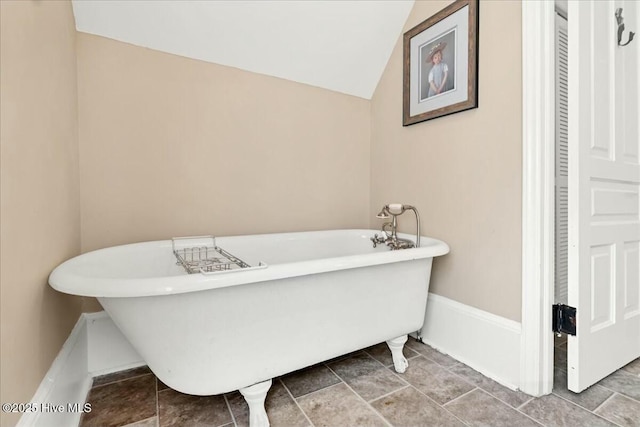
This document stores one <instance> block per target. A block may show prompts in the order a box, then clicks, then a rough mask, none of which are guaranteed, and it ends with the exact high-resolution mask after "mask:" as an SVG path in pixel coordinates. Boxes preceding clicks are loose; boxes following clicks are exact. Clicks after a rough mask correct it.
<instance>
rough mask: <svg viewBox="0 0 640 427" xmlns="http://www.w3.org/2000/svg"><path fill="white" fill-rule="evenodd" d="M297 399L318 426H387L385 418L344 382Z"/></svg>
mask: <svg viewBox="0 0 640 427" xmlns="http://www.w3.org/2000/svg"><path fill="white" fill-rule="evenodd" d="M297 401H298V404H299V405H300V407H301V408H302V410H303V411H304V412H305V414H307V416H308V417H309V419H310V420H311V422H312V423H313V425H314V426H316V427H335V426H358V427H368V426H371V427H378V426H380V427H383V426H386V423H385V422H384V420H383V419H382V418H380V416H379V415H378V414H377V413H376V412H375V411H374V410H373V409H372V408H371V407H370V406H369V405H367V404H366V403H365V402H363V401H362V399H360V398H359V397H358V396H357V395H356V394H355V393H354V392H352V391H351V390H349V388H348V387H347V385H346V384H344V383H341V384H336V385H334V386H332V387H329V388H325V389H322V390H320V391H317V392H315V393H311V394H307V395H305V396H302V397H299V398H298V399H297Z"/></svg>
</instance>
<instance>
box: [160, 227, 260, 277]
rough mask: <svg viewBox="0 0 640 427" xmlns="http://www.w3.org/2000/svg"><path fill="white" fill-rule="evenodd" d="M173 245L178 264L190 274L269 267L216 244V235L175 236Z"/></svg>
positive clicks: (172, 241) (172, 240)
mask: <svg viewBox="0 0 640 427" xmlns="http://www.w3.org/2000/svg"><path fill="white" fill-rule="evenodd" d="M171 247H172V249H173V254H174V255H175V256H176V258H177V260H178V262H177V264H179V265H182V267H184V269H185V270H186V272H187V273H189V274H193V273H202V274H217V273H226V272H234V271H247V270H256V269H260V268H267V267H268V266H267V264H265V263H263V262H259V263H258V265H256V266H253V267H252V266H251V265H249V264H247V263H246V262H244V261H243V260H241V259H240V258H238V257H237V256H235V255H233V254H231V253H229V252H227V251H225V250H224V249H222V248H221V247H219V246H218V245H216V238H215V237H214V236H192V237H174V238H172V239H171Z"/></svg>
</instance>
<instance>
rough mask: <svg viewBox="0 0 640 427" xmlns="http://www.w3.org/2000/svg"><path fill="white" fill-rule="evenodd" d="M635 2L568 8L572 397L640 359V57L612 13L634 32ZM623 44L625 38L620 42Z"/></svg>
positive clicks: (578, 3) (574, 4)
mask: <svg viewBox="0 0 640 427" xmlns="http://www.w3.org/2000/svg"><path fill="white" fill-rule="evenodd" d="M638 6H639V2H637V1H621V0H616V1H570V2H569V10H568V12H569V253H568V260H569V264H568V273H569V277H568V282H569V283H568V288H569V305H571V306H574V307H576V309H577V316H576V326H577V335H576V336H575V337H572V336H570V337H569V342H568V385H569V389H570V390H572V391H574V392H579V391H582V390H584V389H585V388H587V387H589V386H590V385H592V384H594V383H595V382H597V381H598V380H600V379H601V378H604V377H605V376H607V375H608V374H610V373H611V372H613V371H615V370H616V369H618V368H620V367H622V366H624V365H625V364H627V363H628V362H630V361H632V360H633V359H635V358H637V357H639V356H640V247H639V244H640V198H639V187H640V161H639V154H638V153H639V145H640V135H639V133H638V122H639V121H640V114H639V109H638V98H639V95H640V94H639V86H640V85H639V76H638V71H639V64H638V61H639V56H640V55H639V54H638V52H639V51H640V47H639V46H640V42H639V41H638V40H637V39H636V40H634V41H633V42H632V43H631V44H629V45H628V46H625V47H619V46H618V45H617V37H616V36H617V31H616V30H617V25H616V20H615V10H616V8H618V7H622V8H623V9H624V11H623V17H624V19H625V26H626V28H627V30H629V29H630V30H632V31H635V32H637V33H640V28H639V27H638V24H639V22H640V19H639V16H638V15H639V14H640V10H639V7H638ZM627 38H628V31H626V32H625V37H624V40H625V41H626V39H627Z"/></svg>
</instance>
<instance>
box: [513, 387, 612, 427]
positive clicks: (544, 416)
mask: <svg viewBox="0 0 640 427" xmlns="http://www.w3.org/2000/svg"><path fill="white" fill-rule="evenodd" d="M520 411H521V412H524V413H525V414H527V415H529V416H530V417H531V418H533V419H535V420H537V421H539V422H541V423H542V424H544V425H545V426H547V427H566V426H589V427H615V424H612V423H610V422H609V421H607V420H605V419H604V418H601V417H599V416H597V415H595V414H593V413H592V412H589V411H587V410H586V409H584V408H581V407H579V406H578V405H574V404H573V403H570V402H568V401H566V400H564V399H562V398H560V397H558V396H556V395H555V394H549V395H546V396H542V397H538V398H535V399H533V400H532V401H531V402H529V403H527V404H525V405H524V406H523V407H522V408H520Z"/></svg>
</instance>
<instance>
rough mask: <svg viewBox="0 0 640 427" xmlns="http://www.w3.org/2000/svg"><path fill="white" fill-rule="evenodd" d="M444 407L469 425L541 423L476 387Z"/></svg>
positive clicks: (509, 426)
mask: <svg viewBox="0 0 640 427" xmlns="http://www.w3.org/2000/svg"><path fill="white" fill-rule="evenodd" d="M444 407H445V408H446V409H447V410H448V411H450V412H452V413H453V414H454V415H455V416H457V417H458V418H460V419H461V420H463V421H464V422H465V423H466V424H467V425H469V426H491V427H513V426H518V427H541V425H540V424H539V423H537V422H535V421H533V420H532V419H531V418H528V417H527V416H525V415H524V414H522V413H521V412H518V411H517V410H515V409H514V408H512V407H511V406H509V405H507V404H505V403H503V402H501V401H499V400H498V399H496V398H495V397H493V396H490V395H489V394H487V393H486V392H484V391H482V390H480V389H476V390H473V391H472V392H471V393H467V394H465V395H464V396H462V397H460V398H459V399H456V400H454V401H453V402H450V403H447V404H446V405H444Z"/></svg>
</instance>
